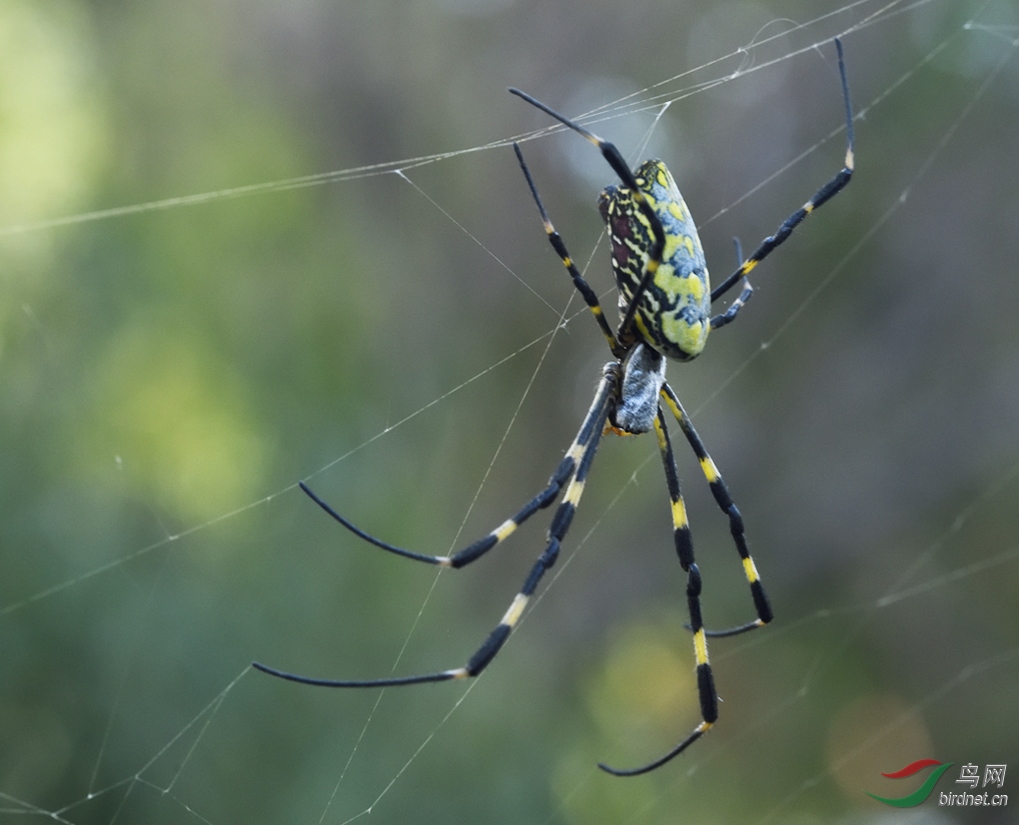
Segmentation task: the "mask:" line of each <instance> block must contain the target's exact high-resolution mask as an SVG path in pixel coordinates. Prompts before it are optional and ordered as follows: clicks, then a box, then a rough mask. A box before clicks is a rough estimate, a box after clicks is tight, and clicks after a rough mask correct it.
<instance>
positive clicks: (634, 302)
mask: <svg viewBox="0 0 1019 825" xmlns="http://www.w3.org/2000/svg"><path fill="white" fill-rule="evenodd" d="M510 93H511V94H515V95H516V96H517V97H519V98H522V99H523V100H526V101H527V102H528V103H530V104H531V105H532V106H535V107H537V108H538V109H541V111H543V112H544V113H545V114H547V115H549V116H551V117H554V118H555V119H556V120H558V121H559V122H560V123H562V124H563V125H564V126H568V127H569V128H570V129H572V130H573V131H574V132H576V133H577V134H579V135H581V136H582V137H584V138H587V140H589V141H591V143H593V144H594V145H595V146H597V147H598V149H599V150H600V151H601V154H602V157H603V158H605V161H606V162H607V163H608V164H609V166H611V167H612V169H613V171H614V172H615V173H616V174H617V175H619V179H620V180H621V181H622V182H623V184H624V185H625V186H626V187H627V189H630V190H631V192H632V194H633V199H634V201H635V202H636V203H637V207H638V208H639V209H640V212H641V214H642V215H643V216H644V219H645V220H646V221H647V222H648V225H649V226H650V227H651V232H652V234H653V235H654V239H655V240H654V243H653V244H652V246H651V249H650V250H649V251H648V259H647V263H646V264H645V265H644V276H643V277H642V278H641V281H640V284H639V286H638V287H637V289H635V290H634V292H633V295H632V296H631V297H630V304H629V306H627V308H626V312H624V313H623V320H622V321H620V323H619V329H617V330H616V339H617V340H620V341H623V342H628V341H629V339H630V337H631V332H630V327H631V326H632V325H633V319H634V316H635V315H636V314H637V308H638V307H639V306H640V302H641V299H642V298H643V297H644V293H645V292H646V291H647V288H648V286H649V285H650V284H651V282H652V281H654V279H655V274H656V273H657V272H658V267H659V266H660V265H661V263H662V257H663V255H664V254H665V228H664V227H663V226H662V221H661V219H660V218H659V217H658V214H657V213H656V212H655V210H654V209H653V208H652V207H651V204H650V203H649V202H648V199H647V196H646V195H645V194H644V192H643V191H641V188H640V187H639V186H638V185H637V178H636V177H634V174H633V170H631V169H630V167H629V166H627V164H626V161H625V160H624V159H623V156H622V155H621V154H620V153H619V150H618V149H617V148H616V146H615V144H614V143H611V142H609V141H607V140H605V139H604V138H600V137H598V136H597V135H596V134H593V133H592V132H589V131H588V130H587V129H585V128H584V127H583V126H581V125H580V124H579V123H575V122H574V121H572V120H570V119H569V118H568V117H566V116H565V115H561V114H559V112H557V111H555V109H551V108H549V107H548V106H546V105H545V104H544V103H542V102H541V101H540V100H536V99H535V98H533V97H531V96H530V95H529V94H527V93H526V92H522V91H520V90H519V89H510Z"/></svg>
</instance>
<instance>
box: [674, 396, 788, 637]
mask: <svg viewBox="0 0 1019 825" xmlns="http://www.w3.org/2000/svg"><path fill="white" fill-rule="evenodd" d="M661 395H662V398H664V399H665V403H666V405H667V406H668V407H669V410H670V411H671V412H672V414H673V415H674V416H675V417H676V420H677V421H678V422H679V426H680V428H681V429H682V430H683V435H685V436H686V440H687V441H688V442H689V443H690V447H691V449H693V451H694V455H696V456H697V461H698V463H699V464H700V465H701V471H702V472H703V473H704V477H705V478H706V479H707V481H708V486H709V487H710V488H711V493H712V495H714V497H715V501H716V502H717V504H718V506H719V508H720V509H721V510H722V512H723V513H725V514H726V515H727V516H728V517H729V531H730V532H731V533H732V538H733V541H734V542H735V544H736V552H738V553H739V557H740V559H741V560H742V562H743V572H744V573H746V577H747V583H748V584H749V585H750V595H751V596H752V597H753V600H754V607H755V608H756V609H757V618H756V619H754V620H753V621H752V622H747V623H746V624H744V625H740V626H738V627H731V628H729V629H727V630H708V631H705V633H706V635H708V636H735V635H737V634H739V633H745V632H746V631H748V630H754V629H755V628H758V627H763V626H764V625H766V624H767V623H768V622H770V621H771V620H772V619H773V618H774V615H775V614H774V613H773V612H772V610H771V603H770V602H769V601H768V594H767V593H765V592H764V585H763V584H761V576H760V574H759V573H758V572H757V565H755V564H754V559H753V557H752V556H751V555H750V548H749V547H747V537H746V532H745V530H744V527H743V516H741V515H740V512H739V509H738V508H737V507H736V505H735V503H734V502H733V500H732V496H730V495H729V488H728V487H726V486H725V481H724V480H723V479H722V474H721V473H720V472H718V467H716V466H715V462H714V461H712V459H711V456H710V455H708V451H707V450H706V449H705V448H704V442H703V441H701V438H700V436H699V435H697V431H696V430H695V429H694V426H693V424H692V423H691V421H690V417H689V416H688V415H687V414H686V410H685V409H683V405H682V404H681V403H680V401H679V397H678V396H677V395H676V393H675V391H674V390H673V389H672V387H670V386H669V385H668V384H665V385H664V386H663V387H662V392H661Z"/></svg>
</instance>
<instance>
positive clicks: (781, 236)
mask: <svg viewBox="0 0 1019 825" xmlns="http://www.w3.org/2000/svg"><path fill="white" fill-rule="evenodd" d="M835 49H836V50H837V51H838V54H839V76H840V77H841V79H842V100H843V102H844V104H845V109H846V143H847V146H846V161H845V165H844V166H843V168H842V169H841V170H840V171H839V172H838V173H837V174H836V175H835V177H833V178H832V179H831V180H830V181H828V182H827V183H826V184H825V185H824V186H822V187H821V188H820V189H818V190H817V192H815V193H814V196H813V197H812V198H811V199H810V200H809V201H807V202H806V203H805V204H803V206H801V207H800V208H799V209H797V210H796V211H795V212H793V213H792V214H791V215H790V216H789V217H788V218H786V219H785V221H784V222H783V223H782V225H781V226H780V227H779V228H778V231H777V232H775V234H774V235H769V236H768V237H767V238H765V239H764V240H763V241H761V243H760V245H759V246H758V247H757V249H755V250H754V251H753V254H751V255H750V257H749V258H747V259H746V260H745V261H744V262H743V263H742V264H740V266H739V268H738V269H736V271H735V272H733V273H732V275H730V276H729V277H728V278H726V279H725V280H724V281H722V283H720V284H719V285H718V286H717V287H715V289H713V290H712V292H711V301H712V303H714V302H715V301H717V300H718V299H719V298H720V297H721V296H722V295H724V294H725V293H726V292H728V291H729V290H730V289H732V287H733V286H735V284H736V282H737V281H739V280H740V279H741V278H743V277H745V276H746V275H747V274H748V273H749V272H750V270H752V269H753V268H754V267H755V266H757V265H758V264H759V263H760V262H761V261H763V260H764V259H765V258H767V257H768V256H769V255H770V254H771V253H772V252H774V251H775V248H776V247H778V246H780V245H781V244H782V243H783V242H784V241H785V239H786V238H788V237H789V236H790V235H791V234H792V232H793V230H794V229H795V228H796V227H797V226H799V225H800V223H801V222H802V221H803V219H804V218H805V217H807V215H809V214H810V213H811V212H813V211H814V210H815V209H817V208H818V207H820V206H822V205H824V204H825V203H826V202H827V201H828V200H830V199H831V198H833V197H835V195H837V194H838V193H839V192H841V191H842V189H843V188H845V186H846V184H848V183H849V181H850V179H851V178H852V176H853V165H854V159H853V104H852V103H851V102H850V99H849V80H848V79H847V77H846V64H845V61H844V60H843V57H842V41H841V40H839V38H837V37H836V38H835ZM740 297H741V298H742V296H740ZM737 302H738V299H737ZM737 311H738V310H737ZM730 320H732V319H730ZM724 323H728V322H724ZM724 323H722V324H719V326H723V325H724ZM714 326H715V324H714V320H712V327H714Z"/></svg>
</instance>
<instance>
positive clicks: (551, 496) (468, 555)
mask: <svg viewBox="0 0 1019 825" xmlns="http://www.w3.org/2000/svg"><path fill="white" fill-rule="evenodd" d="M606 380H608V379H607V378H605V379H603V382H602V383H603V384H604V382H605V381H606ZM602 391H603V387H602V388H600V389H599V392H598V395H597V397H596V399H595V405H594V406H592V407H591V410H590V411H589V412H588V414H587V416H588V417H587V418H586V419H585V420H584V424H583V426H582V427H581V428H580V432H579V433H577V437H576V438H575V439H574V440H573V443H572V444H571V445H570V449H568V450H567V451H566V455H565V456H563V460H562V461H560V462H559V466H558V467H557V468H556V471H555V472H554V473H552V476H551V478H549V480H548V486H547V487H546V488H545V489H544V490H542V491H541V492H540V493H538V495H536V496H535V497H534V498H532V499H531V500H530V501H529V502H527V504H525V505H524V506H523V507H521V508H520V510H519V511H518V512H517V513H516V515H514V516H511V517H510V518H508V519H506V521H504V522H503V523H502V524H500V525H499V526H498V527H496V528H495V529H494V530H492V531H491V532H490V533H488V534H487V535H485V536H484V537H482V538H480V539H478V540H477V541H476V542H474V543H473V544H470V545H468V546H467V547H465V548H463V549H462V550H459V551H457V552H456V553H454V554H453V555H452V556H430V555H427V554H425V553H416V552H414V551H413V550H406V549H404V548H402V547H397V546H395V545H393V544H389V543H388V542H385V541H382V539H378V538H376V537H375V536H373V535H371V534H370V533H366V532H365V531H364V530H362V529H361V528H360V527H357V526H356V525H354V524H353V523H351V522H350V521H348V520H347V519H346V518H344V517H343V516H341V515H340V514H339V513H337V512H336V510H334V509H333V508H332V507H331V506H330V505H328V504H327V503H326V502H325V501H323V500H322V499H321V498H319V496H318V495H317V494H316V493H315V492H314V491H313V490H312V489H311V488H310V487H309V486H308V485H307V484H305V483H304V482H303V481H302V482H300V488H301V489H302V490H304V492H305V493H307V494H308V496H309V497H310V498H311V500H312V501H314V502H315V503H316V504H317V505H318V506H319V507H321V508H322V509H323V510H325V512H327V513H328V514H329V515H330V516H331V517H332V518H333V519H335V520H336V521H338V522H339V523H340V524H342V525H343V526H344V527H346V528H347V529H348V530H350V532H352V533H353V534H354V535H355V536H357V537H359V538H362V539H364V540H365V541H366V542H368V543H369V544H373V545H375V546H376V547H380V548H382V549H383V550H386V551H388V552H390V553H395V554H396V555H398V556H403V557H404V558H407V559H414V560H415V561H423V562H425V563H426V564H435V565H438V566H439V567H453V568H460V567H464V566H466V565H468V564H470V563H471V562H472V561H476V560H477V559H479V558H481V557H482V556H483V555H485V553H487V552H488V551H489V550H491V549H492V548H493V547H495V546H496V545H497V544H499V543H500V542H502V541H504V540H505V539H507V538H509V536H511V535H512V534H513V533H514V532H516V529H517V528H518V527H519V526H520V525H521V524H523V523H524V522H525V521H527V519H529V518H530V517H531V516H533V515H534V514H535V513H537V512H538V511H539V510H542V509H544V508H546V507H548V506H549V505H550V504H552V503H553V502H554V501H555V500H556V499H557V498H558V497H559V492H560V490H562V487H563V485H564V484H565V483H566V481H567V480H568V479H569V478H570V477H571V476H573V474H574V473H575V472H576V470H577V465H578V462H579V461H580V460H581V458H582V457H583V455H584V452H585V451H586V450H587V447H588V444H589V443H590V441H591V438H592V434H593V429H596V428H594V423H593V420H592V418H591V415H592V413H593V412H594V411H595V407H596V406H597V404H598V403H599V402H598V398H601V394H602ZM599 435H600V434H599Z"/></svg>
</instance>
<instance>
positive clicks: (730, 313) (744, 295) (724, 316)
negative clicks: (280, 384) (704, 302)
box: [710, 238, 754, 329]
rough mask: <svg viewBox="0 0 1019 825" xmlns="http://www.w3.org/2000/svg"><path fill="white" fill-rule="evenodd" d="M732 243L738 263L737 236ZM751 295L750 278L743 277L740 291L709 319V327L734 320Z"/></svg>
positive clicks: (740, 256)
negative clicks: (724, 307)
mask: <svg viewBox="0 0 1019 825" xmlns="http://www.w3.org/2000/svg"><path fill="white" fill-rule="evenodd" d="M732 243H733V246H735V247H736V263H737V264H739V263H741V262H742V261H743V247H742V246H740V242H739V238H733V239H732ZM753 295H754V288H753V287H752V286H751V285H750V279H749V278H744V279H743V289H742V291H741V292H740V294H739V297H738V298H737V299H736V300H735V301H733V302H732V303H731V304H730V305H729V308H728V309H727V310H726V311H725V312H723V313H721V314H720V315H716V316H715V317H714V318H712V319H711V321H710V323H711V328H712V329H718V328H719V327H724V326H725V325H726V324H731V323H732V322H733V321H735V320H736V316H737V315H739V311H740V310H741V309H742V308H743V305H744V304H745V303H746V302H747V301H749V300H750V299H751V298H752V297H753Z"/></svg>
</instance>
